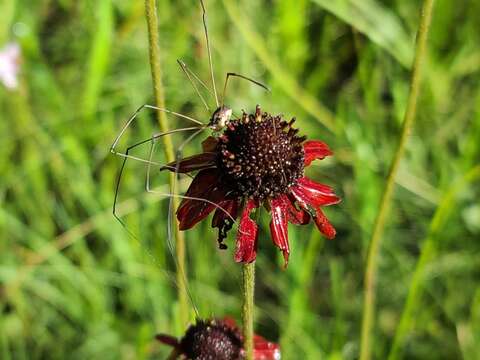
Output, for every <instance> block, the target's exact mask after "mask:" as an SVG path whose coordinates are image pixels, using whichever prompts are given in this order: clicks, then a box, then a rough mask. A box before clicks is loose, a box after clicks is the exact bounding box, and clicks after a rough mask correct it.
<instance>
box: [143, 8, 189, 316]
mask: <svg viewBox="0 0 480 360" xmlns="http://www.w3.org/2000/svg"><path fill="white" fill-rule="evenodd" d="M145 16H146V19H147V27H148V44H149V54H150V69H151V72H152V82H153V93H154V97H155V105H156V106H158V107H160V108H164V107H165V95H164V90H163V84H162V67H161V62H160V46H159V42H158V17H157V6H156V0H145ZM157 118H158V123H159V126H160V130H161V131H162V132H165V131H167V130H168V121H167V116H166V114H165V113H164V112H161V111H158V112H157ZM162 139H163V145H164V151H165V157H166V158H167V161H168V162H172V161H174V160H175V156H174V151H173V144H172V141H171V139H170V138H169V137H168V136H164V137H162ZM174 181H175V176H174V175H173V174H172V175H171V176H170V186H172V185H173V182H174ZM177 207H178V200H177V199H176V198H173V208H174V209H176V208H177ZM173 227H174V229H175V239H176V244H175V245H176V246H175V257H176V263H177V276H176V279H177V286H178V301H179V304H180V306H179V320H180V322H181V324H182V325H186V324H187V322H188V296H187V284H186V281H187V277H186V266H185V238H184V236H183V233H182V232H180V231H179V229H178V225H177V223H176V221H174V224H173Z"/></svg>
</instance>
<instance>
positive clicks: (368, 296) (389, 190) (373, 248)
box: [360, 0, 434, 360]
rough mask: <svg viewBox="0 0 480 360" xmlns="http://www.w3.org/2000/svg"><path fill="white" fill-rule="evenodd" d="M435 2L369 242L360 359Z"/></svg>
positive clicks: (367, 345) (366, 349)
mask: <svg viewBox="0 0 480 360" xmlns="http://www.w3.org/2000/svg"><path fill="white" fill-rule="evenodd" d="M433 2H434V0H424V2H423V6H422V12H421V16H420V25H419V28H418V33H417V42H416V46H415V59H414V63H413V69H412V75H411V83H410V93H409V96H408V103H407V109H406V111H405V117H404V120H403V127H402V133H401V135H400V142H399V144H398V148H397V151H396V153H395V156H394V158H393V161H392V164H391V166H390V170H389V173H388V177H387V182H386V185H385V190H384V192H383V195H382V200H381V202H380V209H379V212H378V215H377V218H376V220H375V225H374V229H373V232H372V237H371V239H370V248H369V251H368V258H367V269H366V271H365V278H364V293H365V295H364V303H363V319H362V330H361V352H360V360H368V359H370V358H371V346H372V339H371V333H372V327H373V320H374V312H375V289H376V278H377V271H378V264H377V263H378V256H379V251H380V243H381V238H382V234H383V229H384V227H385V220H386V217H387V213H388V210H389V205H390V201H391V198H392V194H393V188H394V184H395V176H396V174H397V170H398V167H399V164H400V160H401V158H402V156H403V154H404V152H405V145H406V143H407V140H408V136H409V134H410V132H411V129H412V125H413V123H414V120H415V114H416V110H417V100H418V95H419V92H420V80H421V73H422V72H421V70H422V63H423V61H424V59H425V55H426V48H427V45H426V44H427V34H428V29H429V27H430V22H431V17H432V7H433Z"/></svg>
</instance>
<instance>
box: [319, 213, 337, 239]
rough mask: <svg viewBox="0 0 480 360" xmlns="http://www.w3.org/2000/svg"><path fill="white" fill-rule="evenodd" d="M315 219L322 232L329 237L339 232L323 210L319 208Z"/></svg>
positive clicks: (331, 237)
mask: <svg viewBox="0 0 480 360" xmlns="http://www.w3.org/2000/svg"><path fill="white" fill-rule="evenodd" d="M314 220H315V224H317V227H318V230H320V232H321V233H322V234H324V235H325V236H326V237H327V238H329V239H333V238H334V237H335V235H336V234H337V232H336V231H335V228H334V227H333V225H332V224H330V221H328V219H327V217H326V216H325V214H324V213H323V212H322V210H320V209H317V214H316V216H315V218H314Z"/></svg>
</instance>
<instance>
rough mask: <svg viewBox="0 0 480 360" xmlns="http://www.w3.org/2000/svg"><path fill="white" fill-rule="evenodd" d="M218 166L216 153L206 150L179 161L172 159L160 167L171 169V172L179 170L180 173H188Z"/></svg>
mask: <svg viewBox="0 0 480 360" xmlns="http://www.w3.org/2000/svg"><path fill="white" fill-rule="evenodd" d="M215 166H216V154H215V153H212V152H206V153H202V154H198V155H193V156H189V157H187V158H184V159H182V160H180V161H179V162H178V163H177V162H176V161H172V162H171V163H168V164H167V165H164V166H162V167H161V168H160V171H162V170H169V171H171V172H178V173H180V174H184V173H188V172H191V171H195V170H203V169H208V168H213V167H215Z"/></svg>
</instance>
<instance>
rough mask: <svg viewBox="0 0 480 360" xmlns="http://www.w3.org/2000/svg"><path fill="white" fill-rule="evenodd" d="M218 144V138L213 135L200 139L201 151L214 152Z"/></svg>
mask: <svg viewBox="0 0 480 360" xmlns="http://www.w3.org/2000/svg"><path fill="white" fill-rule="evenodd" d="M217 144H218V139H217V138H216V137H213V136H209V137H207V138H206V139H205V140H203V141H202V149H203V152H214V151H215V149H216V147H217Z"/></svg>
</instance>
